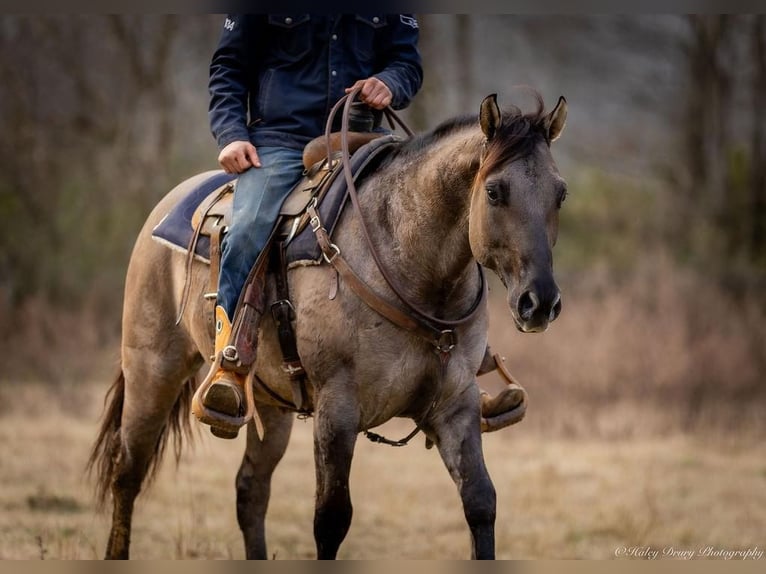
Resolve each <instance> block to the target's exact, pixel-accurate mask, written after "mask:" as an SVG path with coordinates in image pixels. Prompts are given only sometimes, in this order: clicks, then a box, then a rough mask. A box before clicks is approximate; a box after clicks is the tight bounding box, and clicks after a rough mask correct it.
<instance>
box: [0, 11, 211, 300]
mask: <svg viewBox="0 0 766 574" xmlns="http://www.w3.org/2000/svg"><path fill="white" fill-rule="evenodd" d="M212 22H213V21H212V20H211V19H210V18H209V17H204V18H196V19H195V18H192V19H188V18H187V19H186V20H184V21H183V25H182V21H181V20H180V17H179V16H176V15H163V16H157V17H149V18H147V17H143V16H130V15H104V16H35V17H30V16H14V17H4V18H3V19H2V20H0V74H1V75H2V77H3V78H4V87H3V90H2V91H0V129H1V130H2V133H4V134H12V137H4V138H2V139H1V140H0V218H2V220H3V225H2V226H0V245H2V248H0V267H2V269H3V273H2V280H1V282H0V290H1V291H2V295H4V296H5V298H6V301H7V302H8V303H9V304H17V303H18V302H20V301H21V300H23V299H24V298H26V297H29V296H35V295H38V296H42V297H44V298H46V299H48V300H50V301H51V302H53V303H54V304H57V303H59V304H60V303H66V304H67V305H73V304H77V303H79V302H81V301H82V300H83V298H84V293H90V294H92V293H95V294H96V295H95V296H97V297H99V298H102V299H103V300H104V306H109V305H111V306H114V307H115V309H116V311H115V312H117V313H118V311H119V310H118V307H119V305H118V303H119V300H120V297H121V290H122V289H121V285H122V280H123V277H122V276H123V273H122V272H119V271H122V270H124V265H125V262H126V261H127V256H128V254H129V250H130V247H131V245H132V241H130V240H127V241H126V237H127V238H129V237H130V236H135V233H136V232H137V230H138V228H139V226H140V225H141V223H142V221H143V219H144V218H145V217H146V215H147V213H148V211H149V210H150V209H151V207H152V206H153V205H154V203H156V201H157V199H158V198H159V197H160V196H161V194H162V193H164V192H166V191H167V190H168V189H170V187H172V184H173V183H174V181H176V180H177V173H174V169H173V168H174V167H175V166H177V165H178V163H179V161H178V159H177V153H176V151H177V149H178V148H179V146H180V145H181V144H182V143H183V145H184V146H185V148H186V149H188V148H189V147H191V145H190V144H192V143H193V142H190V141H188V140H185V141H183V142H182V141H180V140H179V138H178V137H176V130H177V129H178V128H180V127H183V126H184V124H185V123H186V122H184V119H185V118H184V116H183V112H184V111H185V108H184V107H183V106H182V105H181V103H182V102H183V96H184V94H183V93H179V91H178V88H177V86H178V83H179V73H178V71H177V70H178V69H179V68H182V69H183V62H184V61H185V60H189V59H194V58H197V60H196V61H195V62H194V66H196V68H197V69H199V70H201V71H202V72H203V73H205V72H206V69H207V64H208V62H209V60H208V58H209V53H212V52H211V50H212V46H213V45H214V42H215V38H216V35H217V33H218V32H217V29H218V25H216V26H215V27H213V25H212ZM181 45H182V46H183V48H179V46H181ZM203 53H204V55H203ZM199 80H201V81H199V82H198V83H199V85H198V87H197V93H198V96H197V97H196V98H195V99H194V101H195V102H196V103H195V104H194V105H195V106H198V107H199V121H198V122H197V125H199V126H200V130H199V132H200V133H202V134H205V133H206V132H207V129H206V125H205V123H204V122H205V112H206V108H205V106H204V100H205V98H206V84H205V83H204V75H202V74H200V75H199ZM204 141H205V143H207V140H204ZM198 145H199V144H198ZM190 155H191V154H190Z"/></svg>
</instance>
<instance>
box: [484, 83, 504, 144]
mask: <svg viewBox="0 0 766 574" xmlns="http://www.w3.org/2000/svg"><path fill="white" fill-rule="evenodd" d="M501 118H502V116H501V115H500V108H499V107H498V105H497V94H490V95H488V96H487V97H486V98H484V99H483V100H482V102H481V110H480V111H479V123H480V124H481V131H483V132H484V135H485V136H487V141H490V140H491V139H492V138H493V137H495V132H497V128H498V126H499V125H500V120H501Z"/></svg>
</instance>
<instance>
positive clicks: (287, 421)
mask: <svg viewBox="0 0 766 574" xmlns="http://www.w3.org/2000/svg"><path fill="white" fill-rule="evenodd" d="M256 407H257V409H258V414H257V416H259V417H261V420H262V421H263V429H264V432H263V439H261V438H259V437H258V432H257V431H256V428H255V422H254V421H250V423H249V424H248V427H247V448H246V450H245V455H244V457H243V458H242V464H241V466H240V467H239V472H238V473H237V520H238V522H239V528H240V530H242V535H243V536H244V539H245V556H246V557H247V559H248V560H264V559H266V558H268V556H267V555H266V531H265V520H266V510H267V508H268V505H269V498H270V496H271V476H272V474H273V473H274V469H275V468H276V467H277V464H279V461H280V460H282V456H283V455H284V453H285V450H286V449H287V444H288V442H289V440H290V431H291V430H292V428H293V414H292V413H290V412H289V411H286V410H284V409H281V408H279V407H270V406H265V405H261V404H258V405H256Z"/></svg>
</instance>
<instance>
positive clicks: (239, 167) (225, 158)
mask: <svg viewBox="0 0 766 574" xmlns="http://www.w3.org/2000/svg"><path fill="white" fill-rule="evenodd" d="M218 163H220V164H221V167H222V168H223V170H224V171H225V172H226V173H242V172H243V171H245V170H247V169H249V168H250V167H261V160H260V159H258V152H256V151H255V146H254V145H253V144H251V143H250V142H248V141H236V142H231V143H230V144H229V145H227V146H226V147H225V148H223V149H222V150H221V153H220V154H218Z"/></svg>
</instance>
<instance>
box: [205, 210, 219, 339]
mask: <svg viewBox="0 0 766 574" xmlns="http://www.w3.org/2000/svg"><path fill="white" fill-rule="evenodd" d="M222 236H223V225H221V223H220V222H219V223H218V225H216V226H215V227H213V230H212V231H211V233H210V270H209V279H208V292H207V293H205V295H204V297H205V301H206V302H207V303H208V305H207V307H208V309H207V311H208V312H209V316H210V317H211V320H212V326H213V334H215V305H216V302H217V301H218V279H219V275H220V272H221V238H222Z"/></svg>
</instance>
